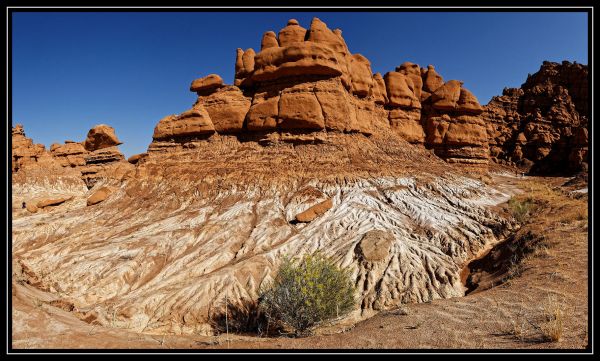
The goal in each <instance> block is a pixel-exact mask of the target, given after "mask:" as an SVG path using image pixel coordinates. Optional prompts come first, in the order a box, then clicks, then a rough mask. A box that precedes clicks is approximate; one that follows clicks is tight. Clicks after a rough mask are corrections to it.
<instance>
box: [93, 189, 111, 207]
mask: <svg viewBox="0 0 600 361" xmlns="http://www.w3.org/2000/svg"><path fill="white" fill-rule="evenodd" d="M110 194H111V190H110V189H109V188H108V187H102V188H100V189H98V190H97V191H95V192H94V194H92V195H91V196H90V197H89V198H88V199H87V205H88V206H92V205H94V204H98V203H100V202H102V201H104V200H106V198H108V196H109V195H110Z"/></svg>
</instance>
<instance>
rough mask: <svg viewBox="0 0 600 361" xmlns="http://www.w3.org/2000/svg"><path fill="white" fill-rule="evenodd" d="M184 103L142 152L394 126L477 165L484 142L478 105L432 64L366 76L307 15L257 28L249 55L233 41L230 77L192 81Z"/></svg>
mask: <svg viewBox="0 0 600 361" xmlns="http://www.w3.org/2000/svg"><path fill="white" fill-rule="evenodd" d="M190 90H191V91H193V92H196V93H198V99H197V101H196V103H195V104H194V105H193V108H192V109H191V110H188V111H186V112H184V113H182V114H180V115H170V116H167V117H165V118H163V119H161V120H160V121H159V123H158V124H157V126H156V128H155V130H154V137H153V139H154V140H153V142H152V144H151V145H150V147H149V149H148V153H149V154H150V155H152V154H158V153H165V152H170V151H173V150H183V149H189V148H194V147H196V146H194V145H193V144H194V142H198V141H207V140H208V139H209V138H210V137H212V136H219V135H224V134H237V135H238V136H243V137H248V136H251V137H252V136H254V137H256V136H258V137H261V136H263V135H265V134H267V133H272V132H292V133H294V134H296V137H294V136H287V137H285V139H288V140H291V141H293V139H300V138H304V137H305V135H303V134H307V133H309V134H310V133H314V132H342V133H362V134H364V135H372V134H383V133H386V132H390V131H393V132H396V133H397V134H398V135H400V136H402V137H403V138H404V139H406V140H407V141H408V142H410V143H413V144H422V145H424V146H426V147H428V148H432V149H433V150H434V152H435V153H436V154H437V155H438V156H440V157H442V158H444V159H446V160H448V161H449V162H459V163H464V164H474V165H478V166H485V165H486V164H487V160H488V154H489V148H488V142H487V134H486V132H485V125H484V123H483V120H482V119H481V117H480V113H481V112H482V108H481V106H480V105H479V102H478V101H477V99H476V98H475V96H473V94H471V93H470V92H469V91H468V90H466V89H464V88H463V87H462V82H459V81H456V80H450V81H448V82H446V83H444V81H443V79H442V77H441V76H439V75H438V74H437V73H436V72H435V70H434V67H433V66H431V65H429V66H428V67H427V68H426V69H425V68H421V67H419V65H417V64H414V63H411V62H404V63H402V64H401V65H400V66H398V67H397V68H396V69H395V71H391V72H388V73H386V74H385V75H384V76H382V75H381V74H379V73H376V74H373V73H372V70H371V63H370V62H369V60H368V59H367V58H366V57H364V56H363V55H361V54H352V53H351V52H350V50H349V48H348V46H347V45H346V42H345V41H344V38H343V37H342V32H341V30H339V29H336V30H330V29H329V28H328V27H327V25H326V24H325V23H324V22H322V21H321V20H319V19H318V18H314V19H313V21H312V22H311V24H310V27H309V29H305V28H303V27H302V26H301V25H300V24H299V23H298V21H297V20H295V19H291V20H289V21H288V23H287V25H286V26H285V27H284V28H283V29H281V30H280V31H279V32H278V33H276V32H275V31H267V32H266V33H265V34H264V35H263V38H262V41H261V48H260V51H259V52H258V53H256V52H255V51H254V50H253V49H246V50H242V49H237V56H236V61H235V81H234V85H224V84H223V80H222V78H221V77H220V76H218V75H216V74H211V75H208V76H206V77H204V78H200V79H197V80H194V81H193V83H192V85H191V87H190Z"/></svg>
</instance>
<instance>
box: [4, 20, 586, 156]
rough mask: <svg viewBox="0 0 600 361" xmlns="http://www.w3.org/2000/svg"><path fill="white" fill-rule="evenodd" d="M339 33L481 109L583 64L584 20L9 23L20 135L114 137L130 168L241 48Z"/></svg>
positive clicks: (378, 63)
mask: <svg viewBox="0 0 600 361" xmlns="http://www.w3.org/2000/svg"><path fill="white" fill-rule="evenodd" d="M314 16H316V17H318V18H320V19H321V20H323V21H324V22H326V23H327V25H328V26H329V27H330V28H331V29H335V28H340V29H342V31H343V34H342V35H343V36H344V38H345V40H346V43H347V44H348V47H349V49H350V51H351V52H352V53H361V54H363V55H364V56H366V57H367V58H368V59H369V60H370V61H371V67H372V70H373V72H381V73H382V74H384V73H385V72H387V71H392V70H394V68H395V67H396V66H398V65H400V64H402V63H403V62H405V61H412V62H414V63H418V64H419V65H421V66H427V65H428V64H433V65H434V66H435V67H436V70H437V71H438V73H440V74H441V75H442V76H443V77H444V79H445V80H450V79H459V80H462V81H464V86H465V87H466V88H467V89H469V90H471V91H472V92H473V93H474V94H475V95H476V96H477V97H478V99H479V101H480V102H481V103H482V104H486V103H487V102H488V101H489V100H490V98H491V97H492V96H493V95H497V94H500V93H501V92H502V89H503V88H504V87H518V86H520V85H521V84H522V83H523V82H524V81H525V79H526V78H527V74H528V73H534V72H536V71H537V70H538V69H539V67H540V65H541V63H542V61H544V60H550V61H557V62H560V61H562V60H569V61H577V62H579V63H582V64H587V58H588V49H587V46H588V37H587V14H585V13H556V12H554V13H543V12H522V13H506V12H498V13H492V12H487V13H447V12H436V13H432V12H429V13H415V12H366V13H360V12H346V13H344V12H246V13H241V12H240V13H232V12H229V13H215V12H208V13H206V12H204V13H203V12H185V13H153V12H146V13H140V12H137V13H136V12H131V13H125V12H118V13H110V12H96V13H84V12H81V13H79V12H72V13H58V12H56V13H53V12H45V13H13V23H12V24H13V28H12V37H13V38H12V40H13V42H12V66H13V68H12V81H13V83H12V85H13V86H12V110H13V117H12V122H13V125H14V124H17V123H21V124H23V125H24V127H25V132H26V134H27V136H29V137H31V138H33V140H34V142H36V143H42V144H45V145H46V146H47V147H49V146H50V144H52V143H55V142H60V143H62V142H64V141H65V140H67V139H69V140H75V141H82V140H84V139H85V136H86V134H87V131H88V130H89V129H90V128H91V127H93V126H94V125H96V124H101V123H104V124H109V125H111V126H113V127H115V129H116V132H117V136H118V137H119V138H120V140H121V141H122V142H124V144H123V145H121V146H120V149H121V151H123V153H125V155H126V156H130V155H133V154H136V153H141V152H144V151H145V150H146V149H147V147H148V144H150V142H151V141H152V133H153V130H154V126H155V125H156V123H157V122H158V120H160V119H161V118H162V117H164V116H166V115H169V114H178V113H181V112H183V111H185V110H187V109H189V108H190V107H191V106H192V104H193V103H194V101H195V98H196V95H195V94H194V93H191V92H190V91H189V85H190V83H191V81H192V80H193V79H196V78H199V77H202V76H205V75H207V74H211V73H216V74H219V75H221V76H222V77H223V79H224V80H225V82H226V83H228V84H231V83H232V82H233V74H234V64H235V54H236V48H243V49H246V48H250V47H251V48H254V49H255V50H256V51H258V50H260V41H261V38H262V34H263V33H264V32H265V31H268V30H273V31H275V32H279V30H280V29H281V28H282V27H284V26H285V24H286V22H287V20H288V19H290V18H295V19H297V20H298V21H299V22H300V24H301V25H302V26H304V27H305V28H308V27H309V25H310V20H311V19H312V17H314Z"/></svg>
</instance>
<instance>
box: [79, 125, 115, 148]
mask: <svg viewBox="0 0 600 361" xmlns="http://www.w3.org/2000/svg"><path fill="white" fill-rule="evenodd" d="M119 144H123V143H121V142H120V141H119V139H118V138H117V136H116V134H115V129H114V128H113V127H111V126H108V125H105V124H100V125H96V126H94V127H93V128H92V129H90V130H89V132H88V134H87V137H86V139H85V141H84V143H83V147H84V148H85V150H87V151H89V152H93V151H95V150H98V149H102V148H108V147H114V146H116V145H119Z"/></svg>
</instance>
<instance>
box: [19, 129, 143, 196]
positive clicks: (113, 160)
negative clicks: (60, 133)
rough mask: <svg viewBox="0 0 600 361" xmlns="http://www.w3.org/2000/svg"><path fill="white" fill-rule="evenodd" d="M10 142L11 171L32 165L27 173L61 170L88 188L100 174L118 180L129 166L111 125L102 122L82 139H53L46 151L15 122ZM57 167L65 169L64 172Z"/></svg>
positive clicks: (48, 173)
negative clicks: (61, 141)
mask: <svg viewBox="0 0 600 361" xmlns="http://www.w3.org/2000/svg"><path fill="white" fill-rule="evenodd" d="M12 143H13V175H18V174H19V173H20V171H21V170H22V169H27V168H33V169H32V173H31V174H37V173H40V174H44V173H46V174H47V175H53V174H54V175H56V176H57V177H58V176H60V175H61V174H62V175H63V176H64V177H66V178H68V177H71V176H72V175H74V174H77V176H78V177H79V178H80V179H82V180H83V181H84V182H85V184H86V185H87V186H88V188H91V187H93V185H94V184H95V183H96V182H97V181H98V180H100V179H102V178H104V179H115V180H121V179H122V178H123V177H124V176H125V175H126V174H127V173H128V172H129V171H131V170H132V169H133V166H132V165H131V164H129V163H128V162H126V161H125V158H124V157H123V154H122V153H121V152H120V151H119V149H118V148H117V146H118V145H119V144H122V143H121V142H120V141H119V139H118V138H117V136H116V135H115V131H114V129H113V128H112V127H110V126H108V125H104V124H101V125H97V126H95V127H94V128H92V129H90V131H89V132H88V134H87V137H86V139H85V141H83V142H75V141H72V140H67V141H65V143H64V144H58V143H55V144H52V146H51V147H50V151H49V152H47V151H46V150H45V148H44V146H43V145H41V144H33V141H32V140H31V139H29V138H27V137H25V133H24V131H23V127H22V126H21V125H17V126H16V127H15V128H13V136H12ZM61 168H62V169H65V170H67V169H68V170H69V171H68V172H64V171H63V170H62V169H61ZM73 172H75V173H73ZM21 173H22V172H21Z"/></svg>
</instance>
